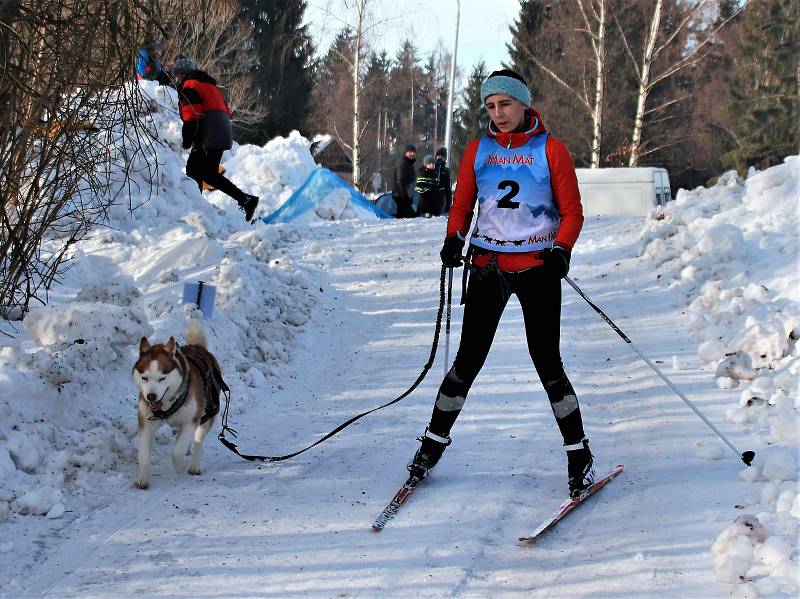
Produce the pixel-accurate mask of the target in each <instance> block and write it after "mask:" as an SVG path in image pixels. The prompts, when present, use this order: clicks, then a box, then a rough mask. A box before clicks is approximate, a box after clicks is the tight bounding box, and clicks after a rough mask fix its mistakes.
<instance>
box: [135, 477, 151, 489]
mask: <svg viewBox="0 0 800 599" xmlns="http://www.w3.org/2000/svg"><path fill="white" fill-rule="evenodd" d="M134 484H135V485H136V488H137V489H142V490H144V489H149V488H150V481H149V480H147V479H143V478H140V479H137V480H136V482H135V483H134Z"/></svg>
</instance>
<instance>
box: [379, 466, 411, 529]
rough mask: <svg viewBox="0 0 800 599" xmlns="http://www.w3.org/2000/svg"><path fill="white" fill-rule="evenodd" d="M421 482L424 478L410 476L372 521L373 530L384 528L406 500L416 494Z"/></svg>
mask: <svg viewBox="0 0 800 599" xmlns="http://www.w3.org/2000/svg"><path fill="white" fill-rule="evenodd" d="M421 482H422V480H420V479H419V478H417V477H415V476H411V477H409V479H408V480H407V481H406V482H404V483H403V486H402V487H400V489H398V491H397V493H395V494H394V497H392V500H391V501H390V502H389V504H388V505H387V506H386V507H385V508H383V511H382V512H381V513H380V514H379V515H378V517H377V518H375V521H374V522H373V523H372V530H374V531H375V532H380V531H381V530H383V528H384V526H386V524H387V523H388V522H389V520H391V519H393V518H394V517H395V516H396V515H397V512H398V511H400V508H401V507H403V505H405V503H406V501H408V500H409V499H411V495H413V494H414V491H415V490H416V488H417V486H418V485H419V484H420V483H421Z"/></svg>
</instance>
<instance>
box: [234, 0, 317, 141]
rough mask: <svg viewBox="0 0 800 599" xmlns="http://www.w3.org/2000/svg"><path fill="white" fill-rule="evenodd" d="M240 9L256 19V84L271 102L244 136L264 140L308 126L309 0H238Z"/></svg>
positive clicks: (310, 79) (310, 83) (311, 49)
mask: <svg viewBox="0 0 800 599" xmlns="http://www.w3.org/2000/svg"><path fill="white" fill-rule="evenodd" d="M240 1H241V7H242V15H243V16H244V17H245V18H246V19H247V20H249V21H250V22H251V23H252V24H253V28H254V30H253V44H254V45H255V47H256V51H257V53H258V63H257V64H256V65H254V67H253V76H254V80H255V89H254V90H253V93H255V94H258V95H259V96H260V97H261V99H262V100H263V102H264V103H265V104H266V106H267V108H268V112H267V116H266V118H265V119H264V120H263V121H261V122H260V123H257V124H256V125H255V126H254V127H251V128H249V130H247V131H243V132H241V134H240V135H239V138H240V139H242V140H243V141H248V142H252V143H258V144H263V143H265V142H266V141H267V140H269V139H270V138H272V137H274V136H276V135H286V134H288V133H289V132H291V131H292V130H294V129H299V130H300V131H301V132H302V131H304V129H303V124H304V122H305V120H306V117H307V114H308V111H309V109H310V107H309V103H310V100H311V92H312V86H313V73H312V58H313V54H314V46H313V43H312V40H311V35H310V33H309V31H308V27H307V26H306V25H304V24H303V15H304V13H305V10H306V2H305V0H240Z"/></svg>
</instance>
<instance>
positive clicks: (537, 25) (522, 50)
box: [503, 0, 552, 103]
mask: <svg viewBox="0 0 800 599" xmlns="http://www.w3.org/2000/svg"><path fill="white" fill-rule="evenodd" d="M551 9H552V6H551V3H550V2H549V1H546V0H521V2H520V5H519V15H518V16H517V18H516V20H515V21H514V23H513V24H512V25H511V27H510V30H511V43H510V44H506V48H507V49H508V56H509V58H510V59H511V61H510V63H509V64H508V65H503V66H504V67H506V68H510V69H513V70H514V71H516V72H517V73H519V74H520V75H522V76H523V77H524V78H525V81H527V82H528V87H529V88H530V90H531V98H533V101H534V103H538V102H539V100H541V99H542V84H541V82H542V81H543V80H544V78H545V77H547V75H545V74H544V73H543V72H542V70H541V69H540V68H539V67H537V66H536V65H535V64H534V63H533V61H532V60H531V59H530V56H529V55H528V51H527V50H526V48H528V47H529V45H528V41H529V40H530V39H532V38H534V37H535V36H537V35H538V34H539V32H540V31H541V29H542V27H543V25H544V24H545V22H546V20H547V19H550V18H552V10H551Z"/></svg>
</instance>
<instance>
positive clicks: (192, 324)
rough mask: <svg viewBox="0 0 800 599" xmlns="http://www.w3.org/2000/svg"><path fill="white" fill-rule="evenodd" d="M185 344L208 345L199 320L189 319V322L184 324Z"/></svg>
mask: <svg viewBox="0 0 800 599" xmlns="http://www.w3.org/2000/svg"><path fill="white" fill-rule="evenodd" d="M186 344H187V345H199V346H201V347H206V348H207V347H208V341H207V340H206V332H205V331H204V330H203V325H202V324H200V321H199V320H190V321H189V324H187V325H186Z"/></svg>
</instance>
